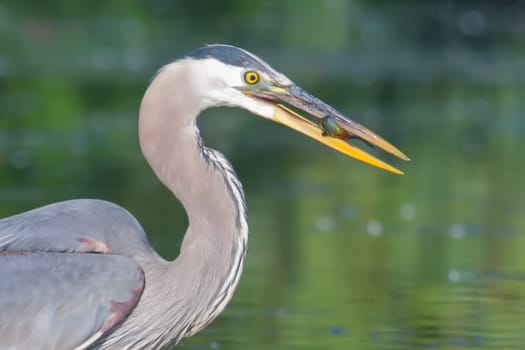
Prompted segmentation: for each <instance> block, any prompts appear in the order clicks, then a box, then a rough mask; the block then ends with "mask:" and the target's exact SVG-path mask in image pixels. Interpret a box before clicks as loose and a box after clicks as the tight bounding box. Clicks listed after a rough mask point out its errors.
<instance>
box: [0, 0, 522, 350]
mask: <svg viewBox="0 0 525 350" xmlns="http://www.w3.org/2000/svg"><path fill="white" fill-rule="evenodd" d="M205 43H227V44H233V45H237V46H240V47H243V48H245V49H247V50H249V51H252V52H254V53H255V54H257V55H259V56H261V57H263V58H264V59H265V60H267V61H268V62H269V63H270V64H272V65H273V66H274V67H275V68H276V69H277V70H280V71H281V72H283V73H285V74H286V75H287V76H288V77H290V78H291V79H292V80H294V81H295V82H296V83H298V84H299V85H301V86H302V87H304V88H305V89H307V90H309V91H311V92H312V93H314V94H315V95H317V96H318V97H320V98H322V99H323V100H325V101H327V102H328V103H330V104H332V105H333V106H335V107H336V108H337V109H338V110H340V111H343V112H345V113H347V114H348V115H350V116H352V117H353V118H354V119H356V120H358V121H359V122H362V123H363V124H364V125H365V126H367V127H369V128H371V129H372V130H374V131H376V132H377V133H378V134H380V135H382V136H384V137H385V138H386V139H388V140H390V141H392V142H393V143H394V144H395V145H396V146H398V147H399V148H400V149H401V150H403V151H404V152H405V153H407V154H408V155H409V156H410V157H411V158H412V161H411V162H410V163H403V162H399V161H397V160H394V159H392V158H390V157H388V156H385V155H384V154H381V153H380V152H375V151H374V153H375V154H378V155H379V156H381V157H382V158H383V159H385V160H387V161H389V162H391V163H393V164H394V165H395V166H397V167H399V168H401V169H403V170H404V171H405V172H406V175H405V176H395V175H392V174H389V173H386V172H383V171H380V170H377V169H374V168H371V167H369V166H367V165H363V164H361V163H358V162H356V161H354V160H351V159H348V158H345V157H344V156H342V155H339V154H336V153H335V152H333V151H331V150H329V149H327V148H326V147H324V146H321V145H319V144H316V143H315V142H313V141H311V140H309V139H306V138H305V137H303V136H301V135H297V134H295V133H294V132H292V131H290V130H287V129H285V128H282V127H280V126H278V125H275V124H272V123H268V122H266V121H264V120H261V119H260V118H255V117H253V116H250V115H249V114H248V113H247V112H244V111H238V110H231V109H226V108H222V109H216V110H210V111H207V112H206V113H205V115H204V116H202V117H201V118H200V120H199V125H200V127H201V129H202V134H203V138H204V140H205V142H206V144H207V145H209V146H212V147H214V148H217V149H219V150H221V151H222V152H223V153H225V154H226V155H227V157H228V158H229V159H230V160H231V161H232V163H233V165H234V167H235V168H236V170H237V173H238V175H239V177H240V179H241V181H242V182H243V183H244V188H245V192H246V197H247V201H248V208H249V223H250V228H251V237H250V251H249V254H248V258H247V261H246V267H245V272H244V275H243V277H242V279H241V282H240V285H239V288H238V290H237V292H236V294H235V296H234V298H233V300H232V302H231V303H230V305H229V306H228V308H227V309H226V311H225V312H224V313H223V314H222V315H221V316H220V317H219V319H218V320H216V321H215V322H214V323H212V325H211V326H209V327H208V328H207V329H206V330H204V331H203V332H201V333H199V334H198V335H196V336H195V337H193V338H191V339H188V340H185V341H184V344H182V346H181V347H182V348H188V349H210V348H211V349H270V348H271V349H424V348H439V349H464V348H476V349H524V348H525V332H524V327H525V326H524V324H525V253H524V251H525V215H524V214H525V204H524V195H525V192H524V190H525V181H524V179H525V166H524V162H523V159H524V158H523V157H524V155H523V153H524V152H525V137H524V136H525V115H524V114H525V113H524V111H525V90H524V88H525V3H523V2H521V1H457V2H455V1H449V0H434V1H431V0H427V1H388V0H383V1H380V0H375V1H365V0H362V1H342V0H326V1H299V0H294V1H242V0H230V1H195V0H193V1H168V0H143V1H137V0H132V1H111V0H106V1H89V2H87V1H86V2H77V1H69V0H61V1H59V0H50V1H13V0H4V1H2V3H1V4H0V216H8V215H12V214H14V213H16V212H19V211H23V210H27V209H30V208H33V207H36V206H40V205H44V204H47V203H50V202H53V201H59V200H65V199H71V198H81V197H86V198H103V199H107V200H111V201H114V202H116V203H118V204H120V205H122V206H124V207H125V208H127V209H129V210H130V211H131V212H132V213H134V214H135V215H136V217H137V218H138V219H139V221H140V222H141V223H142V224H143V226H144V228H145V229H146V232H148V233H149V236H150V238H151V241H152V244H154V246H155V247H156V248H157V250H159V251H160V253H161V254H162V255H163V256H164V257H166V258H174V257H176V255H177V251H178V247H179V244H180V242H181V239H182V234H183V232H184V230H185V228H186V225H187V221H186V217H185V214H184V212H183V210H182V208H181V206H180V205H179V203H178V202H177V201H176V200H175V199H174V198H173V197H172V195H171V194H170V193H169V192H168V191H166V190H165V189H164V188H163V187H162V186H161V185H160V183H159V182H158V180H157V179H156V178H155V177H154V175H153V174H152V172H151V171H150V169H149V168H148V166H147V164H146V162H145V161H144V160H143V158H142V155H141V154H140V151H139V148H138V144H137V140H136V134H137V130H136V129H137V125H136V124H137V111H138V106H139V103H140V100H141V98H142V94H143V92H144V90H145V88H146V87H147V85H148V82H149V79H150V77H151V76H152V75H153V74H154V72H155V71H156V69H158V68H159V67H160V66H162V65H163V64H165V63H167V62H169V61H171V60H173V59H175V58H177V57H180V56H181V55H183V54H184V53H185V52H187V51H189V50H192V49H194V48H197V47H200V46H202V45H203V44H205Z"/></svg>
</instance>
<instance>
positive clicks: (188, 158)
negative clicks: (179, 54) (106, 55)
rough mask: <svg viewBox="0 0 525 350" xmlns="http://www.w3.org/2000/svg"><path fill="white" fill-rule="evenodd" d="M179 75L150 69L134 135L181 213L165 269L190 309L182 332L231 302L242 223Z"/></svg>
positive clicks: (235, 189) (237, 199)
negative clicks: (177, 244) (183, 225)
mask: <svg viewBox="0 0 525 350" xmlns="http://www.w3.org/2000/svg"><path fill="white" fill-rule="evenodd" d="M184 81H185V76H184V72H183V71H182V70H181V69H179V68H178V67H177V66H176V65H171V66H168V67H167V68H165V69H164V70H163V71H162V72H161V73H160V74H159V75H157V77H156V78H155V79H154V81H153V82H152V83H151V85H150V87H149V88H148V90H147V91H146V94H145V96H144V99H143V101H142V104H141V110H140V118H139V139H140V145H141V148H142V151H143V153H144V155H145V157H146V159H147V161H148V163H149V164H150V166H151V167H152V169H153V170H154V172H155V173H156V175H157V176H158V178H159V179H160V180H161V181H162V183H163V184H164V185H165V186H166V187H168V188H169V189H170V190H171V191H172V192H173V194H174V195H175V196H176V197H177V198H178V199H179V200H180V201H181V203H182V204H183V206H184V208H185V210H186V213H187V215H188V221H189V227H188V229H187V231H186V234H185V237H184V240H183V243H182V246H181V251H180V255H179V257H178V258H177V259H176V260H175V261H173V262H172V263H171V266H170V269H169V271H170V273H172V274H173V275H175V276H174V277H173V276H171V277H170V279H171V281H174V283H175V285H173V286H172V287H171V288H172V289H173V290H172V291H171V293H170V294H173V295H174V297H176V298H177V299H178V303H186V306H185V307H187V308H188V310H186V311H187V312H186V314H193V315H194V320H193V321H192V322H189V323H188V329H187V330H186V334H185V335H191V334H193V333H194V332H196V331H198V330H199V329H201V328H202V327H204V326H205V325H206V324H207V323H209V322H210V321H211V320H212V319H213V318H215V316H217V314H218V313H219V312H220V311H222V309H223V308H224V307H225V306H226V303H227V302H228V301H229V300H230V298H231V296H232V293H233V290H234V288H235V286H236V285H237V282H238V279H239V276H240V274H241V271H242V264H243V260H244V256H245V253H246V244H247V236H248V227H247V220H246V208H245V202H244V193H243V190H242V186H241V184H240V182H239V181H238V179H237V177H236V176H235V172H234V171H233V169H232V167H231V165H230V164H229V163H228V161H227V160H226V159H225V158H224V157H223V156H222V154H220V153H219V152H217V151H214V150H211V149H208V148H206V147H204V146H203V145H202V142H201V139H200V136H199V132H198V129H197V127H196V117H197V115H198V114H199V112H200V110H201V109H202V108H203V107H202V106H200V105H199V101H198V97H196V96H193V95H191V94H190V93H188V92H187V91H188V90H191V89H184V88H182V89H181V88H180V86H185V83H184ZM194 106H197V107H194ZM196 293H197V294H200V295H199V296H198V297H197V296H196ZM185 299H186V300H185ZM177 307H179V308H180V305H179V306H177ZM190 308H191V310H190Z"/></svg>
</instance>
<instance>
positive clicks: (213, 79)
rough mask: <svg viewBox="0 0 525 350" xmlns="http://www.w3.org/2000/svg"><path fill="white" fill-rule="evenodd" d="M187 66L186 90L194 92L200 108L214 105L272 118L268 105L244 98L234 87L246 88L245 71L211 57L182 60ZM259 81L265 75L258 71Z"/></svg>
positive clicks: (250, 98) (264, 77)
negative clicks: (188, 69) (189, 70)
mask: <svg viewBox="0 0 525 350" xmlns="http://www.w3.org/2000/svg"><path fill="white" fill-rule="evenodd" d="M186 62H187V63H190V69H191V74H190V75H189V76H191V78H192V81H191V82H189V86H188V88H192V89H195V90H197V91H198V94H199V95H200V96H201V98H202V99H203V101H202V102H203V105H202V106H201V107H202V108H203V109H205V108H208V107H216V106H228V107H240V108H244V109H246V110H248V111H250V112H251V113H253V114H256V115H259V116H261V117H264V118H269V119H271V118H273V114H274V109H273V107H272V105H271V104H269V103H266V102H264V101H260V100H257V99H255V98H253V97H249V96H246V95H245V94H244V93H242V92H241V91H240V90H239V89H238V88H239V87H244V86H248V84H247V83H246V82H245V81H244V78H243V77H244V73H245V72H246V71H247V69H246V68H242V67H236V66H231V65H228V64H225V63H223V62H221V61H218V60H216V59H214V58H208V59H200V60H197V61H186ZM259 73H260V75H261V78H262V79H268V77H267V76H266V74H264V73H263V72H259Z"/></svg>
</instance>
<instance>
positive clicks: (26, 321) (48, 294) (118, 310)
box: [0, 49, 248, 350]
mask: <svg viewBox="0 0 525 350" xmlns="http://www.w3.org/2000/svg"><path fill="white" fill-rule="evenodd" d="M237 50H240V49H237ZM186 62H188V63H189V64H191V62H194V61H193V60H191V59H183V60H181V61H176V62H174V63H172V64H171V65H168V66H166V67H165V68H164V69H163V70H161V71H160V72H159V73H158V74H157V76H156V77H155V79H154V80H153V82H152V83H151V85H150V87H149V88H148V90H147V91H146V94H145V97H144V99H143V101H142V105H141V112H140V118H139V122H140V125H139V133H140V135H139V136H140V143H141V148H142V150H143V153H144V154H145V156H146V159H147V160H148V162H149V163H150V165H151V166H152V168H153V170H154V171H155V173H156V174H157V176H158V177H159V179H160V180H161V181H162V182H163V183H164V184H165V185H166V186H167V187H168V188H169V189H170V190H171V191H172V192H173V194H174V195H175V196H176V197H177V198H178V199H179V200H180V201H181V202H182V204H183V206H184V207H185V209H186V211H187V215H188V218H189V227H188V229H187V231H186V234H185V236H184V240H183V243H182V247H181V251H180V253H179V256H178V257H177V259H175V260H174V261H166V260H164V259H163V258H161V257H160V256H159V255H158V254H157V253H156V252H155V251H154V250H153V249H152V247H151V246H150V244H149V242H148V239H147V237H146V235H145V233H144V231H143V229H142V227H141V226H140V225H139V223H138V222H137V220H136V219H135V218H134V217H133V216H132V215H131V214H130V213H129V212H127V211H126V210H125V209H123V208H121V207H119V206H117V205H115V204H112V203H110V202H106V201H102V200H90V199H80V200H71V201H65V202H60V203H55V204H51V205H48V206H44V207H41V208H38V209H34V210H31V211H28V212H25V213H22V214H18V215H15V216H12V217H8V218H5V219H3V220H0V281H2V282H1V283H0V349H10V350H23V349H32V350H35V349H45V350H49V349H57V350H69V349H75V348H79V349H83V348H87V349H115V350H117V349H118V350H125V349H148V350H151V349H159V348H164V347H167V346H169V345H173V344H176V343H177V342H179V341H180V339H182V338H183V337H185V336H190V335H192V334H194V333H195V332H197V331H198V330H200V329H202V328H203V327H204V326H206V325H207V324H208V323H209V322H211V321H212V320H213V319H214V318H215V317H216V316H217V315H218V314H219V313H220V312H221V311H222V310H223V309H224V307H225V306H226V304H227V302H228V301H229V300H230V299H231V297H232V294H233V290H234V288H235V286H236V285H237V282H238V280H239V277H240V274H241V272H242V264H243V260H244V257H245V254H246V248H247V237H248V228H247V222H246V207H245V204H244V194H243V192H242V186H241V184H240V182H239V181H238V180H237V178H236V177H235V173H234V171H233V169H232V168H231V166H230V164H229V163H228V162H227V161H226V160H225V158H224V157H223V156H222V155H221V154H220V153H218V152H216V151H214V150H211V149H208V148H206V147H204V146H203V145H202V142H201V139H200V137H199V133H198V130H197V129H196V127H195V119H196V117H197V116H198V114H199V112H200V111H201V110H202V109H205V108H207V107H208V105H206V103H201V102H200V101H199V99H201V96H199V95H197V94H194V93H192V92H191V91H187V92H189V93H186V92H185V91H184V89H181V87H184V86H187V85H188V84H191V81H190V80H191V79H192V78H191V77H188V76H187V74H188V73H187V70H188V66H187V65H186ZM166 98H169V102H167V103H166V102H164V101H162V100H165V99H166Z"/></svg>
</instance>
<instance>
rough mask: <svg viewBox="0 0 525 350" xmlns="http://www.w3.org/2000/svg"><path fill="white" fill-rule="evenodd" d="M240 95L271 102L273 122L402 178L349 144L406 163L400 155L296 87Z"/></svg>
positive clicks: (264, 88) (384, 164) (351, 121)
mask: <svg viewBox="0 0 525 350" xmlns="http://www.w3.org/2000/svg"><path fill="white" fill-rule="evenodd" d="M244 92H245V94H247V95H250V96H253V97H256V98H259V99H262V100H265V102H272V106H273V109H274V116H273V118H272V120H273V121H275V122H278V123H280V124H283V125H286V126H287V127H289V128H292V129H294V130H297V131H298V132H300V133H303V134H305V135H307V136H309V137H311V138H313V139H314V140H317V141H318V142H320V143H322V144H324V145H326V146H328V147H331V148H333V149H335V150H337V151H339V152H341V153H343V154H346V155H348V156H350V157H353V158H356V159H358V160H360V161H362V162H364V163H367V164H370V165H373V166H375V167H378V168H381V169H384V170H387V171H390V172H392V173H394V174H400V175H402V174H403V172H402V171H400V170H398V169H396V168H394V167H393V166H391V165H389V164H387V163H385V162H383V161H382V160H379V159H377V158H376V157H374V156H372V155H370V154H368V153H366V152H365V151H363V150H361V149H360V148H357V147H355V146H353V145H352V144H351V143H349V141H350V140H352V139H360V140H362V141H364V142H365V143H367V144H369V145H371V146H375V147H378V148H380V149H382V150H384V151H385V152H388V153H390V154H392V155H394V156H396V157H398V158H400V159H402V160H406V161H407V160H409V158H408V157H407V156H406V155H405V154H404V153H403V152H401V151H400V150H398V149H397V148H396V147H394V146H393V145H392V144H390V143H389V142H388V141H386V140H384V139H383V138H381V137H380V136H378V135H376V134H375V133H374V132H372V131H370V130H368V129H367V128H365V127H364V126H362V125H361V124H359V123H356V122H354V121H353V120H351V119H349V118H346V117H344V116H343V115H342V114H341V113H339V112H338V111H336V110H335V109H334V108H332V107H331V106H329V105H327V104H326V103H324V102H322V101H321V100H319V99H318V98H316V97H314V96H312V95H311V94H310V93H308V92H306V91H305V90H303V89H301V88H300V87H298V86H297V85H291V86H287V87H280V86H272V85H270V86H266V87H263V88H259V89H249V90H245V91H244ZM279 102H285V103H287V104H289V105H292V106H294V107H297V108H299V109H301V110H303V111H305V112H307V113H308V114H310V115H312V116H313V117H315V118H317V121H318V122H317V123H314V122H313V121H311V120H310V119H307V118H305V117H303V116H301V115H300V114H298V113H296V112H295V111H293V110H291V109H290V108H288V107H287V106H285V105H283V104H282V103H279Z"/></svg>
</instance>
